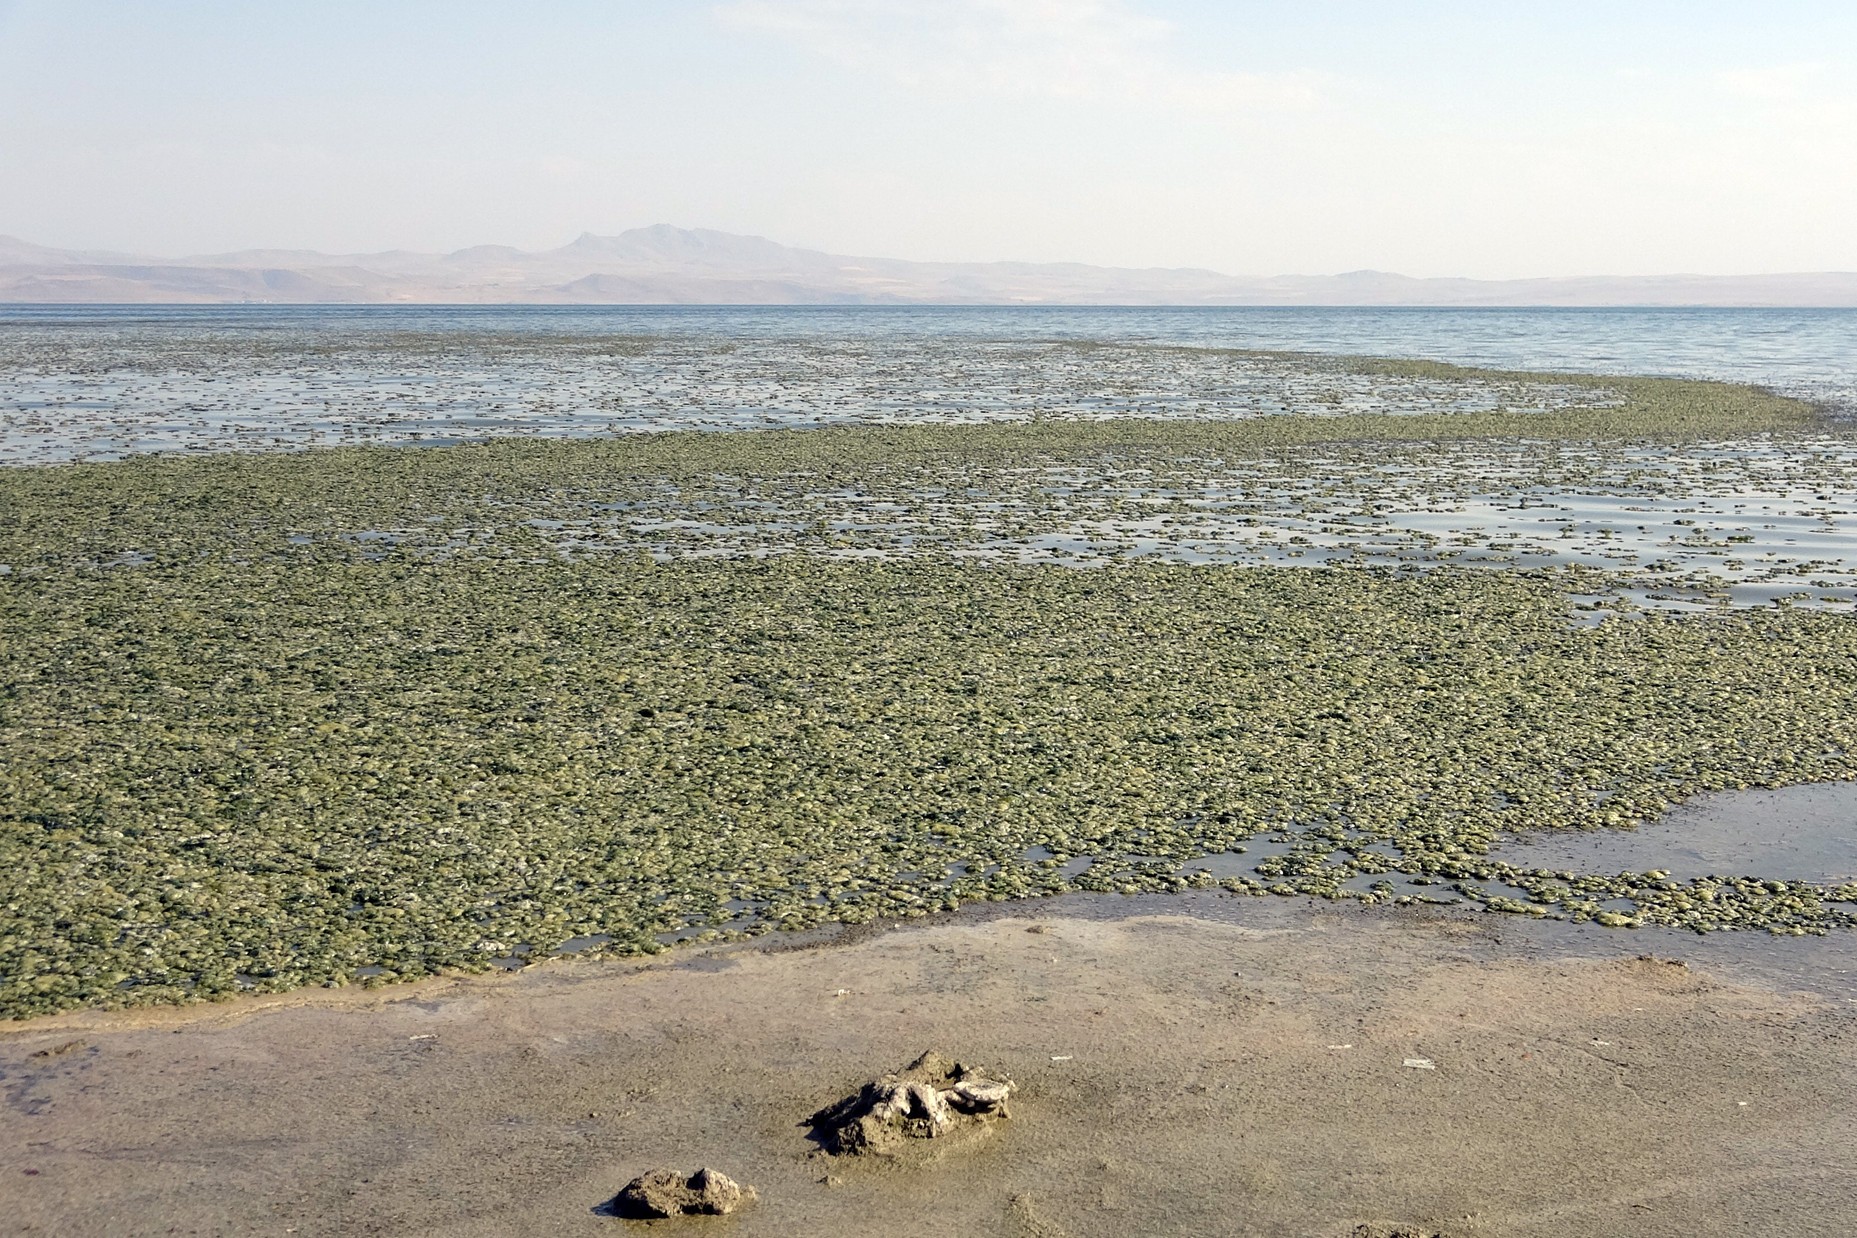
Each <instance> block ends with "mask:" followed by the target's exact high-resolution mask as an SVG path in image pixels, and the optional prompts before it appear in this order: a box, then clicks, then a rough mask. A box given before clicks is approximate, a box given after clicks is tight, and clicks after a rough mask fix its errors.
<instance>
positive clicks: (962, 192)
mask: <svg viewBox="0 0 1857 1238" xmlns="http://www.w3.org/2000/svg"><path fill="white" fill-rule="evenodd" d="M657 222H666V223H677V224H683V225H687V226H703V227H713V228H722V229H726V230H729V231H737V232H752V233H758V234H762V235H766V236H770V237H773V238H775V239H777V240H781V241H786V242H789V243H793V244H801V245H807V246H812V247H815V248H821V249H830V250H834V251H838V252H848V253H864V254H881V255H889V256H895V257H906V258H935V259H959V260H981V259H994V258H1024V259H1037V260H1058V259H1074V260H1079V261H1086V262H1099V263H1112V264H1118V265H1133V266H1149V265H1162V266H1207V267H1212V268H1215V269H1218V270H1222V271H1227V272H1230V273H1233V274H1276V273H1281V272H1298V273H1327V272H1335V271H1343V270H1351V269H1357V268H1361V267H1378V268H1381V269H1386V270H1397V271H1404V272H1407V273H1410V274H1416V275H1445V274H1465V275H1479V276H1491V277H1497V276H1517V275H1564V274H1587V273H1609V274H1644V273H1661V272H1673V271H1695V272H1704V273H1752V272H1769V271H1794V270H1825V269H1843V270H1853V269H1857V2H1854V0H1819V2H1816V3H1814V2H1807V0H1764V2H1762V3H1725V2H1724V3H1716V2H1711V0H1682V2H1671V3H1665V2H1663V0H1639V2H1633V0H1552V2H1541V3H1526V2H1523V3H1502V2H1501V0H1478V2H1476V3H1457V2H1443V3H1429V4H1419V3H1400V2H1399V0H1300V2H1290V0H1281V2H1277V3H1257V2H1252V0H1219V2H1216V3H1215V2H1213V0H726V2H705V0H604V2H599V0H527V2H525V3H517V2H515V0H508V2H501V3H496V2H490V0H222V2H213V0H193V2H189V0H165V2H161V3H156V2H152V0H140V2H136V0H118V2H111V0H0V233H11V234H13V235H17V236H20V237H22V238H25V239H27V240H32V241H37V242H39V243H41V244H48V245H59V246H67V247H75V248H112V249H126V250H133V251H140V252H152V253H161V254H182V253H189V252H204V251H212V250H225V249H234V248H244V247H249V246H279V247H308V248H316V249H324V250H341V251H351V250H372V249H386V248H414V249H449V248H456V247H460V246H464V245H471V244H477V243H482V242H490V241H494V242H502V243H508V244H515V245H520V246H523V247H525V248H547V247H552V246H555V245H560V244H563V243H565V242H567V241H568V240H571V239H572V238H573V237H574V236H575V235H577V234H578V233H580V232H582V231H594V232H601V233H609V232H618V231H621V230H623V229H625V228H629V227H634V226H638V225H641V224H648V223H657Z"/></svg>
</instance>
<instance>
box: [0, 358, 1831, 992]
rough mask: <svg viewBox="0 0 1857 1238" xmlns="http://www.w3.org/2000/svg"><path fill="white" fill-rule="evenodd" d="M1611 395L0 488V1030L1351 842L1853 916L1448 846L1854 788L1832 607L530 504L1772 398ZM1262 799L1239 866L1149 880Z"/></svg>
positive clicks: (1520, 893) (420, 459) (1599, 915)
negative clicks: (1590, 404) (1059, 552)
mask: <svg viewBox="0 0 1857 1238" xmlns="http://www.w3.org/2000/svg"><path fill="white" fill-rule="evenodd" d="M1569 381H1571V380H1569ZM1581 381H1585V380H1581ZM1593 381H1595V382H1596V381H1598V380H1593ZM1605 382H1606V383H1607V384H1608V385H1609V388H1610V389H1612V390H1615V391H1618V392H1621V393H1623V394H1622V395H1621V396H1620V400H1619V402H1618V403H1616V404H1615V405H1614V406H1612V407H1609V408H1605V409H1591V408H1581V409H1575V410H1572V411H1568V412H1565V413H1550V414H1539V413H1537V414H1508V413H1502V412H1500V411H1499V412H1495V413H1488V414H1477V413H1470V414H1458V415H1453V416H1450V417H1439V418H1424V417H1396V418H1395V417H1337V418H1320V419H1317V418H1293V417H1284V418H1270V419H1258V420H1254V421H1248V422H1242V423H1220V422H1193V423H1178V422H1170V423H1158V422H1137V421H1127V420H1123V421H1098V422H1045V423H1030V422H1027V423H1013V424H993V425H972V426H936V427H881V426H862V427H854V428H849V429H832V430H817V431H806V432H769V433H739V434H691V433H685V434H662V435H649V436H638V437H634V438H621V439H589V440H579V441H548V442H523V443H514V442H494V443H491V444H488V445H481V446H465V447H450V448H430V449H394V448H372V449H341V450H330V451H318V452H308V453H300V454H293V455H223V456H207V457H192V458H173V457H166V458H147V459H141V460H132V461H128V462H125V463H120V464H110V465H79V466H59V467H49V468H29V469H13V470H7V471H4V472H0V564H4V565H5V567H6V572H5V574H4V575H0V632H3V633H4V646H3V648H0V752H4V758H3V761H0V1014H4V1015H6V1016H11V1017H25V1016H30V1015H35V1014H42V1013H48V1012H52V1011H57V1010H62V1009H69V1008H73V1007H78V1006H92V1005H124V1004H133V1003H150V1002H173V1001H183V1000H190V999H199V998H210V997H217V996H222V995H228V994H233V993H237V992H242V991H252V990H261V991H279V990H285V989H289V988H293V987H298V986H302V985H311V984H339V983H347V982H352V981H354V980H356V979H357V978H363V979H368V980H386V979H392V978H396V977H412V976H419V975H426V974H430V973H433V972H435V971H438V970H440V969H447V968H466V969H470V968H483V967H487V966H490V965H491V964H492V963H493V962H494V961H497V960H505V961H508V960H513V959H520V958H522V957H525V956H526V957H539V956H541V955H543V954H546V953H548V952H550V951H553V950H555V949H557V948H559V947H561V946H562V945H563V944H564V943H569V944H570V945H576V944H580V945H584V944H592V945H593V946H594V948H596V949H602V950H605V951H608V952H621V953H637V952H644V951H650V950H655V949H660V948H662V946H663V943H664V942H665V941H667V940H671V939H676V938H684V937H691V936H698V937H701V936H708V935H712V934H726V933H752V932H759V931H763V930H766V929H769V928H778V927H799V926H805V925H810V924H815V923H819V922H822V921H827V920H836V921H862V920H867V919H870V918H873V917H876V916H897V915H902V916H909V915H921V914H925V913H926V912H928V911H930V910H935V909H941V908H948V907H953V906H956V905H958V904H959V903H961V902H964V901H970V900H975V899H1003V898H1012V897H1019V896H1025V895H1031V894H1037V893H1045V892H1055V891H1059V890H1063V889H1077V888H1082V889H1095V890H1119V891H1143V890H1170V889H1184V888H1193V887H1206V886H1211V885H1215V884H1223V885H1226V886H1227V887H1228V888H1232V889H1234V890H1240V891H1249V892H1257V893H1269V892H1277V893H1290V894H1312V895H1326V896H1331V897H1352V898H1363V899H1367V900H1376V899H1389V898H1393V897H1395V895H1394V893H1393V890H1394V887H1393V886H1392V885H1391V883H1390V882H1383V881H1376V879H1377V878H1380V877H1385V876H1391V875H1395V874H1397V875H1399V876H1401V878H1402V879H1404V880H1405V881H1407V883H1408V884H1407V886H1406V888H1408V889H1410V888H1413V886H1412V885H1411V883H1413V882H1416V883H1418V888H1423V887H1424V886H1426V885H1436V886H1438V887H1440V888H1441V889H1449V890H1451V891H1453V892H1454V893H1455V894H1456V895H1457V896H1459V897H1463V898H1469V899H1472V900H1475V901H1480V902H1483V903H1484V904H1486V905H1488V906H1490V907H1491V908H1493V909H1496V910H1503V911H1514V912H1519V913H1529V914H1547V915H1560V916H1567V917H1571V918H1575V919H1591V920H1598V921H1600V922H1602V923H1608V924H1625V923H1660V924H1672V925H1684V926H1689V927H1693V928H1698V929H1711V928H1727V927H1762V928H1768V929H1773V930H1779V931H1788V932H1822V931H1827V930H1829V929H1834V928H1844V927H1848V926H1850V925H1852V924H1853V923H1857V914H1854V913H1857V907H1853V906H1852V905H1851V900H1853V899H1857V890H1853V889H1851V888H1849V887H1825V886H1819V885H1813V884H1811V883H1803V882H1789V881H1778V880H1769V879H1766V878H1765V877H1763V875H1762V874H1758V873H1749V874H1724V875H1722V876H1720V877H1717V878H1708V879H1697V880H1691V881H1681V882H1678V881H1672V880H1669V879H1668V878H1667V877H1665V876H1664V875H1663V874H1661V873H1656V872H1652V873H1645V874H1609V875H1608V874H1586V873H1573V872H1543V871H1529V870H1520V869H1517V868H1515V867H1513V866H1512V865H1508V864H1504V863H1502V862H1500V861H1498V860H1495V859H1493V858H1491V856H1490V854H1489V850H1490V844H1491V842H1492V841H1493V840H1494V839H1495V838H1496V836H1497V834H1498V832H1499V831H1505V830H1511V829H1520V828H1560V829H1573V828H1596V827H1604V826H1611V825H1619V824H1623V823H1626V822H1629V821H1632V820H1635V819H1640V818H1643V817H1646V816H1648V815H1651V814H1654V813H1656V812H1658V811H1660V810H1661V809H1662V808H1664V807H1665V806H1666V805H1668V804H1669V803H1671V802H1672V801H1674V800H1676V799H1678V798H1681V797H1683V796H1686V795H1689V794H1692V793H1695V792H1698V791H1702V790H1717V789H1725V788H1735V787H1746V786H1772V785H1782V784H1786V783H1794V782H1804V781H1815V780H1827V779H1846V778H1851V777H1854V776H1857V621H1854V620H1853V618H1852V616H1850V615H1849V614H1848V613H1834V612H1830V611H1823V610H1810V609H1804V608H1771V609H1763V610H1732V609H1727V608H1720V609H1717V610H1715V611H1712V612H1710V613H1708V614H1705V615H1684V616H1676V615H1669V614H1661V613H1656V612H1651V613H1642V614H1635V615H1632V616H1629V617H1615V618H1610V619H1607V620H1605V621H1604V622H1601V623H1598V624H1596V625H1589V626H1580V625H1576V624H1575V623H1573V622H1571V621H1570V618H1569V594H1570V593H1574V592H1593V591H1595V590H1596V589H1597V588H1598V587H1599V586H1600V585H1602V584H1603V583H1604V582H1598V583H1596V582H1595V580H1594V579H1593V577H1594V576H1595V575H1596V573H1594V572H1592V571H1589V570H1582V569H1557V570H1540V571H1495V570H1473V569H1465V568H1460V567H1453V566H1450V565H1449V564H1445V563H1432V564H1427V565H1414V566H1412V567H1411V568H1409V569H1402V568H1396V567H1384V566H1379V567H1376V566H1351V565H1336V566H1328V567H1323V568H1319V569H1311V568H1306V567H1299V566H1289V565H1263V566H1231V565H1217V566H1208V565H1191V564H1184V563H1177V562H1125V561H1117V560H1110V561H1106V562H1104V563H1101V564H1100V565H1097V566H1091V567H1083V568H1080V567H1076V566H1060V565H1053V564H1042V563H1024V562H1017V561H1014V560H1012V559H1011V558H1008V557H1000V556H992V557H988V556H972V555H963V554H961V553H958V551H959V550H960V549H961V545H962V543H961V540H960V539H959V538H957V539H954V541H953V542H951V543H945V544H944V543H934V544H933V545H931V546H930V547H929V549H927V550H923V549H921V547H920V546H919V545H918V543H917V542H915V541H912V540H910V539H908V538H898V537H895V536H893V535H886V536H889V538H890V540H889V541H887V542H883V541H881V539H876V540H874V539H872V538H869V537H866V538H865V539H863V540H862V541H859V540H858V539H857V538H855V537H853V538H847V537H846V535H845V530H843V529H839V528H831V527H824V526H819V527H814V526H812V525H808V524H806V523H804V522H793V521H783V522H781V529H780V541H779V544H778V545H777V546H776V547H774V548H773V549H771V550H765V548H764V550H765V552H764V553H763V552H755V553H744V554H735V555H714V556H696V555H680V554H676V553H672V554H669V555H664V554H660V555H658V556H657V557H653V556H652V555H647V554H644V553H641V552H640V549H639V546H638V543H637V540H636V539H633V540H631V541H627V540H625V539H618V540H615V541H614V542H613V543H612V544H610V545H606V544H599V543H590V542H589V541H588V540H587V539H585V538H578V539H568V538H565V537H564V536H562V531H563V530H564V529H571V528H572V527H574V522H575V520H577V519H579V518H580V517H581V516H584V513H585V512H586V511H587V510H589V509H590V508H591V509H597V510H600V511H606V512H628V511H637V510H646V511H648V512H649V513H650V514H652V515H653V516H654V518H658V517H663V516H664V515H665V513H666V512H674V511H683V512H684V513H685V515H686V517H687V518H688V519H689V520H691V521H694V522H696V523H714V522H715V521H717V520H718V519H722V518H723V517H724V516H727V518H729V519H738V518H739V519H748V518H749V517H748V516H743V515H741V513H734V514H730V513H729V512H728V511H727V508H728V497H727V496H728V495H730V494H741V493H749V492H754V491H756V488H757V487H759V488H760V489H761V490H763V491H764V490H765V489H766V488H767V486H768V485H770V484H771V482H770V479H782V478H784V479H787V481H786V482H784V483H782V484H798V483H794V482H793V481H792V479H794V478H803V479H805V485H806V486H809V487H812V488H813V489H814V490H818V489H822V488H823V489H830V490H831V491H833V492H836V493H844V492H852V493H857V494H860V495H864V496H866V497H867V498H868V499H869V501H870V502H872V503H876V504H882V503H885V502H891V501H893V500H895V499H896V498H897V496H903V495H911V494H916V495H919V494H920V493H922V492H923V491H924V490H925V489H927V490H929V491H932V492H933V493H934V494H935V495H937V496H939V498H938V500H937V501H938V502H942V503H944V504H953V505H955V506H959V504H960V496H959V494H958V493H955V490H958V479H959V478H961V477H968V478H970V479H971V477H972V476H974V475H976V474H977V473H980V472H987V471H990V472H992V473H995V474H1001V475H1004V474H1011V473H1014V472H1015V471H1022V470H1025V469H1029V468H1050V467H1075V468H1088V469H1094V470H1099V471H1100V470H1103V469H1113V468H1116V467H1126V466H1127V465H1128V464H1129V463H1130V462H1142V463H1143V464H1144V465H1145V466H1149V467H1153V466H1156V465H1157V464H1158V463H1159V462H1164V461H1166V460H1170V459H1191V460H1194V461H1204V460H1206V459H1208V458H1214V457H1218V458H1224V457H1233V456H1243V455H1245V454H1247V453H1250V454H1257V453H1269V452H1274V453H1279V455H1280V456H1281V458H1282V459H1285V460H1291V461H1295V460H1301V461H1302V464H1301V465H1300V466H1299V467H1303V468H1304V469H1305V470H1307V471H1311V472H1314V473H1318V474H1319V473H1320V472H1321V471H1322V470H1325V469H1333V468H1335V467H1337V465H1336V463H1335V460H1336V458H1337V454H1338V453H1339V454H1341V455H1346V453H1349V452H1353V453H1360V454H1363V455H1367V456H1371V455H1374V454H1376V453H1380V452H1383V451H1386V450H1392V449H1394V448H1395V447H1397V446H1398V445H1399V444H1411V443H1418V444H1424V443H1427V442H1430V441H1433V440H1441V439H1446V438H1467V439H1472V440H1475V439H1490V440H1502V441H1505V442H1506V441H1510V440H1515V439H1518V438H1520V437H1522V436H1523V435H1524V432H1525V436H1526V438H1527V439H1528V440H1529V441H1531V442H1535V443H1539V444H1545V445H1547V447H1549V448H1551V447H1552V446H1553V444H1555V443H1560V442H1580V443H1587V444H1591V443H1601V444H1603V443H1606V442H1614V441H1616V442H1624V441H1628V440H1629V441H1634V442H1636V441H1650V440H1654V441H1667V442H1669V443H1671V444H1674V445H1675V446H1674V447H1673V450H1681V449H1682V444H1683V443H1684V442H1685V441H1688V440H1691V439H1695V438H1696V437H1697V436H1703V437H1709V436H1715V437H1730V436H1740V437H1746V436H1752V435H1773V434H1782V435H1783V434H1786V433H1790V432H1794V431H1802V430H1804V429H1808V428H1812V427H1815V426H1816V425H1817V422H1816V420H1815V418H1814V417H1813V415H1812V414H1811V412H1810V410H1807V409H1804V408H1803V407H1802V406H1799V405H1797V404H1794V403H1791V402H1789V401H1784V400H1780V399H1778V398H1777V397H1772V396H1767V395H1764V394H1761V393H1758V392H1753V391H1748V390H1746V389H1741V388H1735V387H1727V386H1720V385H1715V384H1699V383H1680V382H1668V383H1665V382H1659V381H1654V380H1635V379H1634V380H1620V379H1609V380H1605ZM1298 452H1304V453H1307V454H1305V455H1302V456H1298V455H1296V454H1295V453H1298ZM1283 453H1288V454H1283ZM693 494H694V495H699V496H701V502H700V503H696V504H694V505H693V504H692V503H691V502H690V497H689V496H691V495H693ZM667 495H668V496H670V497H669V498H666V496H667ZM951 495H952V497H950V496H951ZM699 509H700V510H699ZM1015 519H1017V520H1019V521H1020V523H1021V524H1022V525H1025V524H1029V526H1032V527H1035V526H1036V525H1037V521H1038V516H1037V513H1036V511H1032V512H1030V513H1029V514H1028V513H1026V512H1020V513H1019V514H1018V515H1017V516H1016V517H1015ZM1282 831H1289V833H1288V834H1287V835H1283V836H1284V837H1288V838H1289V839H1290V840H1291V841H1290V843H1289V845H1287V846H1286V847H1284V848H1282V850H1281V854H1275V855H1272V856H1271V857H1270V858H1269V859H1268V860H1266V861H1264V862H1263V863H1261V864H1260V865H1259V866H1258V871H1257V873H1256V874H1247V875H1245V876H1241V877H1224V878H1220V877H1216V876H1214V875H1213V874H1212V873H1211V872H1209V871H1207V870H1205V869H1203V868H1198V867H1196V866H1195V863H1194V861H1195V860H1196V859H1197V858H1198V857H1202V856H1206V855H1210V854H1215V853H1221V852H1227V851H1230V850H1232V849H1235V848H1239V847H1243V846H1245V845H1246V843H1247V841H1248V840H1252V841H1254V840H1256V839H1257V838H1258V837H1259V836H1260V835H1265V834H1277V833H1279V832H1282ZM1397 897H1398V898H1401V899H1410V898H1412V897H1414V896H1413V895H1411V894H1404V895H1398V896H1397ZM1621 900H1624V902H1621ZM1621 907H1623V908H1624V909H1621Z"/></svg>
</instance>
